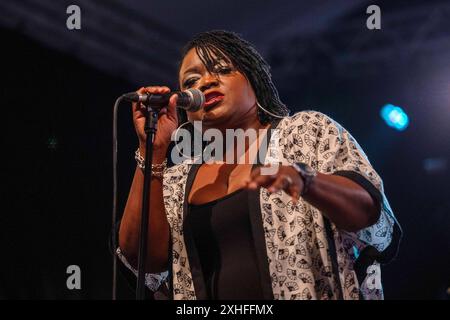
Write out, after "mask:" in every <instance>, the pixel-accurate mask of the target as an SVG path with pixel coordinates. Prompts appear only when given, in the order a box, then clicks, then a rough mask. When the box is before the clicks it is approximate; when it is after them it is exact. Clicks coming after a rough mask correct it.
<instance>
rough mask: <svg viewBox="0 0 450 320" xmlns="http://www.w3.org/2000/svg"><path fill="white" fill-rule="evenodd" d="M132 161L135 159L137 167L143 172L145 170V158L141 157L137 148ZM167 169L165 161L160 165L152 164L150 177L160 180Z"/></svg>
mask: <svg viewBox="0 0 450 320" xmlns="http://www.w3.org/2000/svg"><path fill="white" fill-rule="evenodd" d="M134 159H136V162H137V166H138V167H139V168H140V169H142V170H144V169H145V158H144V157H143V156H141V153H140V152H139V148H138V149H137V150H136V152H135V153H134ZM166 168H167V159H164V161H163V163H161V164H152V176H154V177H157V178H162V177H163V174H164V170H165V169H166Z"/></svg>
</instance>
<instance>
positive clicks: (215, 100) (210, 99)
mask: <svg viewBox="0 0 450 320" xmlns="http://www.w3.org/2000/svg"><path fill="white" fill-rule="evenodd" d="M224 97H225V95H224V94H223V93H221V92H219V91H211V92H208V93H207V94H205V104H204V105H203V109H204V110H205V111H207V110H209V109H211V108H213V107H215V106H216V105H218V104H219V103H220V102H222V100H223V98H224Z"/></svg>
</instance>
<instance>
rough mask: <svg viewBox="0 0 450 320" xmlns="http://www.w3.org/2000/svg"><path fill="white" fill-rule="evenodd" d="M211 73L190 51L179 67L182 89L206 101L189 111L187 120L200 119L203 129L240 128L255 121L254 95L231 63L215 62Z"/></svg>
mask: <svg viewBox="0 0 450 320" xmlns="http://www.w3.org/2000/svg"><path fill="white" fill-rule="evenodd" d="M214 71H215V72H214V73H213V74H211V73H209V72H208V70H207V68H206V67H205V66H204V65H203V63H202V61H201V60H200V58H199V57H198V55H197V53H196V51H195V49H191V50H190V51H189V52H188V53H187V54H186V56H185V57H184V59H183V63H182V64H181V68H180V74H179V81H180V88H181V90H187V89H189V88H196V89H200V90H201V91H203V93H204V94H205V97H206V102H205V105H204V107H203V108H201V109H200V110H199V111H197V112H188V118H189V120H191V121H193V120H202V127H203V129H208V128H217V129H222V130H223V129H226V128H241V127H243V126H245V123H247V122H248V121H255V119H258V116H257V109H256V96H255V92H254V90H253V88H252V86H251V84H250V82H249V81H248V79H247V78H246V77H245V76H244V75H243V74H242V73H241V72H239V71H238V70H237V69H236V68H235V67H234V66H233V65H232V64H231V62H226V61H217V62H216V65H215V69H214Z"/></svg>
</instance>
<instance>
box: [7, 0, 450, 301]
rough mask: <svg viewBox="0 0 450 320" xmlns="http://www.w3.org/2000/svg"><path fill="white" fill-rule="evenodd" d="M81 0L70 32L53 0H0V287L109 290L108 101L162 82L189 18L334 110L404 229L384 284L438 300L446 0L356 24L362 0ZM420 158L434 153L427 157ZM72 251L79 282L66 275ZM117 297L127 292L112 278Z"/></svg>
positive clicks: (445, 220) (290, 91) (307, 104)
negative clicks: (405, 118)
mask: <svg viewBox="0 0 450 320" xmlns="http://www.w3.org/2000/svg"><path fill="white" fill-rule="evenodd" d="M67 3H68V2H67ZM92 3H94V4H95V5H94V4H88V3H87V2H86V1H78V4H79V5H80V7H81V10H82V30H78V31H69V30H67V29H66V28H65V20H66V18H67V14H66V13H65V6H64V5H63V4H65V3H64V1H62V4H61V3H60V4H58V5H55V6H52V5H50V4H48V3H47V2H37V1H30V0H29V1H23V2H20V4H17V3H13V2H12V1H11V2H8V1H7V2H2V4H1V5H0V9H1V14H0V18H1V19H0V21H1V26H2V28H0V38H1V39H2V42H3V44H2V49H1V59H0V66H1V69H0V70H1V79H2V86H1V91H0V92H1V104H2V116H1V119H2V125H1V129H2V134H1V141H2V146H3V148H2V150H3V152H2V165H1V173H2V175H1V177H2V184H1V186H2V187H1V195H2V206H1V208H2V209H1V215H0V228H1V231H0V241H1V248H2V249H1V251H2V253H1V254H2V259H1V261H2V262H1V264H0V298H3V299H110V297H111V277H112V267H111V266H112V258H111V255H110V253H109V251H108V238H109V232H110V228H111V205H112V160H111V159H112V148H111V144H112V139H111V133H112V106H113V103H114V100H115V99H116V98H117V97H118V96H119V95H121V94H122V93H124V92H129V91H134V90H135V89H137V88H138V87H140V86H142V85H149V84H163V85H169V86H171V87H175V83H176V65H177V63H178V54H177V52H178V50H179V49H180V48H181V45H182V44H183V43H184V42H185V41H187V40H188V39H189V37H190V36H191V35H192V34H194V33H195V32H197V31H202V30H208V29H216V28H225V29H228V30H232V31H236V32H239V33H241V34H242V35H243V36H244V38H247V39H248V40H250V41H252V42H254V43H255V45H256V46H257V48H258V49H259V50H261V52H262V53H263V55H264V56H265V57H266V59H267V60H268V62H269V63H270V64H271V65H272V68H273V69H272V73H273V76H274V79H275V84H276V85H277V87H278V89H279V91H280V95H281V97H282V100H283V101H284V102H285V103H287V104H288V105H289V106H290V107H291V109H292V110H293V111H299V110H304V109H314V110H319V111H321V112H324V113H326V114H327V115H329V116H331V117H332V118H333V119H335V120H336V121H338V122H340V123H341V124H342V125H343V126H344V127H345V128H347V129H348V130H349V131H350V132H351V133H352V134H353V135H354V136H355V138H356V139H357V140H358V142H359V143H360V144H361V146H362V147H363V149H364V150H365V152H366V153H367V155H368V157H369V159H370V160H371V162H372V164H373V166H374V167H375V168H376V170H377V171H378V172H379V174H380V175H381V176H382V178H383V180H384V185H385V191H386V194H387V197H388V199H389V201H390V203H391V206H392V208H393V210H394V212H395V214H396V216H397V218H398V220H399V221H400V222H401V224H402V227H403V229H404V239H403V242H402V244H401V247H400V254H399V256H398V258H397V259H396V260H395V261H394V262H392V263H391V264H389V265H388V266H385V267H384V269H383V279H384V280H383V282H384V289H385V295H386V298H387V299H449V295H448V293H447V290H448V289H447V288H449V286H450V271H449V270H450V235H449V230H450V187H449V185H448V183H449V178H450V168H449V166H450V163H449V161H450V126H449V124H450V63H449V61H450V51H449V49H450V25H449V23H450V22H449V21H450V19H448V17H449V16H450V9H449V8H450V7H449V5H448V3H445V2H443V1H427V2H426V3H425V2H419V1H408V2H402V1H398V2H397V1H395V2H394V3H395V5H394V4H393V3H392V2H391V3H389V2H388V1H379V2H377V3H376V4H378V5H379V6H380V8H381V10H382V29H381V30H377V31H370V30H368V29H367V28H366V27H365V21H366V18H367V14H366V13H365V9H366V8H367V6H368V5H369V4H372V3H371V2H366V1H349V2H346V5H344V4H342V5H338V4H336V2H334V4H331V2H328V1H323V2H319V4H320V5H319V4H316V5H312V4H310V3H306V2H304V1H303V2H302V1H295V4H294V1H293V2H286V4H285V5H284V6H285V7H284V8H283V7H281V8H280V6H283V5H282V4H281V3H284V2H280V3H279V4H278V5H277V4H276V3H275V2H272V1H268V2H267V3H266V4H264V5H261V6H260V5H258V3H259V2H253V1H249V2H248V4H247V3H246V4H241V5H239V4H238V2H235V1H230V3H229V4H228V5H227V6H225V7H221V6H223V4H221V3H220V2H218V1H208V2H207V3H208V6H209V7H208V8H206V4H205V5H204V6H203V7H201V6H200V4H201V2H200V1H193V2H191V4H190V5H188V4H186V3H183V4H178V3H175V2H174V3H169V4H167V5H165V6H164V5H161V4H160V5H159V6H160V7H158V5H156V6H157V7H156V8H155V7H150V6H147V7H146V6H145V5H144V4H145V3H146V2H145V1H130V2H129V3H128V4H127V5H125V4H124V3H122V2H120V1H110V2H108V4H105V2H102V1H95V2H92ZM205 3H206V2H205ZM349 3H351V4H352V5H348V4H349ZM67 5H68V4H66V6H67ZM135 5H136V6H137V5H140V7H139V10H136V8H133V6H135ZM214 8H215V9H214ZM125 9H126V10H125ZM238 9H239V10H238ZM102 10H104V11H102ZM158 10H159V11H158ZM171 10H172V12H175V13H174V16H173V17H171V18H170V19H165V18H166V17H167V14H168V12H171ZM295 10H297V12H294V11H295ZM104 12H109V14H110V17H109V18H108V19H110V20H108V19H107V18H105V17H104V16H102V14H104ZM111 12H112V13H111ZM202 12H206V13H209V15H208V14H204V15H202V14H201V13H202ZM217 12H219V13H217ZM293 12H294V13H293ZM189 14H191V15H192V16H191V17H190V18H189ZM186 15H187V16H188V17H186ZM219 16H220V17H219ZM284 16H286V18H285V19H283V17H284ZM102 17H103V18H102ZM265 17H267V18H266V19H265ZM219 18H220V19H219ZM83 19H84V20H83ZM102 19H103V20H102ZM177 19H178V20H177ZM85 21H86V22H85ZM177 21H178V23H177ZM112 22H115V23H116V24H114V23H112ZM128 22H130V26H129V25H128ZM244 22H245V23H244ZM134 24H135V25H134ZM132 25H134V27H132ZM99 26H101V28H100V27H99ZM124 26H129V27H130V29H129V30H128V29H124V28H125V27H124ZM300 26H302V27H300ZM139 27H140V28H141V29H139ZM146 32H148V34H146ZM144 34H145V36H148V37H149V39H145V41H143V43H142V45H141V46H140V47H139V48H135V47H133V46H134V45H135V44H136V43H138V40H139V37H138V36H141V35H142V36H143V35H144ZM143 37H144V36H143ZM150 38H151V39H150ZM122 40H123V42H126V43H125V44H124V43H121V42H120V41H122ZM125 40H127V41H125ZM93 44H95V46H94V45H93ZM386 103H392V104H394V105H398V106H401V107H402V108H403V109H404V110H405V111H406V112H407V114H408V115H409V118H410V125H409V127H408V128H407V129H406V130H405V131H402V132H400V131H396V130H393V129H392V128H389V127H388V126H387V125H386V124H385V123H384V122H383V120H382V119H381V117H380V115H379V112H380V108H381V107H382V106H383V105H384V104H386ZM129 109H130V108H129V106H127V105H126V104H124V105H123V106H122V108H121V110H120V112H119V196H120V198H119V203H120V208H123V205H124V203H125V201H126V196H127V191H128V187H129V185H130V182H131V178H132V174H133V172H134V167H135V164H134V159H133V151H134V149H135V148H136V143H137V140H136V138H135V134H134V129H133V126H132V120H131V114H130V110H129ZM430 159H431V160H430ZM433 160H434V161H438V162H439V163H441V165H440V166H439V167H438V168H436V169H434V170H430V169H427V166H426V163H430V161H433ZM73 264H75V265H79V266H80V268H81V271H82V288H81V290H72V291H70V290H68V289H67V288H66V278H67V276H68V275H67V274H66V268H67V267H68V266H69V265H73ZM119 297H120V298H132V297H133V292H132V291H130V290H129V288H128V287H127V285H126V284H125V282H124V281H123V279H121V280H120V282H119Z"/></svg>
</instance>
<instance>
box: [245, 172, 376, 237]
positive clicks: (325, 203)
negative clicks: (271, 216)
mask: <svg viewBox="0 0 450 320" xmlns="http://www.w3.org/2000/svg"><path fill="white" fill-rule="evenodd" d="M287 177H289V178H290V179H291V180H292V183H291V184H289V183H288V181H289V179H286V178H287ZM258 186H262V187H265V188H268V189H269V191H270V192H276V191H278V190H284V191H285V192H287V193H288V194H290V195H291V196H292V197H293V199H294V200H295V201H296V200H297V199H298V197H299V195H300V194H301V192H302V190H303V180H302V178H301V177H300V175H299V174H298V172H297V171H296V170H295V169H294V168H292V167H291V166H280V168H279V170H278V172H277V173H276V174H274V175H261V174H260V169H259V168H256V169H255V170H253V172H252V175H251V178H250V180H249V182H248V188H250V189H256V188H257V187H258ZM271 187H273V188H274V189H272V190H271V189H270V188H271ZM304 199H305V200H306V201H307V202H309V203H310V204H312V205H313V206H314V207H316V208H317V209H319V210H320V211H322V212H323V213H324V214H325V215H327V217H328V218H329V219H330V220H331V221H332V222H333V223H334V224H335V225H336V226H337V227H338V228H339V229H342V230H346V231H350V232H355V231H358V230H361V229H363V228H366V227H368V226H370V225H372V224H374V223H375V222H376V221H377V220H378V218H379V216H380V207H379V204H377V203H376V202H375V201H374V200H373V199H372V197H371V196H370V194H369V193H368V192H367V191H366V190H365V189H364V188H363V187H361V186H360V185H359V184H357V183H356V182H354V181H352V180H351V179H348V178H345V177H341V176H335V175H327V174H322V173H318V174H317V176H316V177H315V178H314V180H313V182H312V184H311V185H310V187H309V190H308V192H307V194H306V195H305V196H304Z"/></svg>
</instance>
